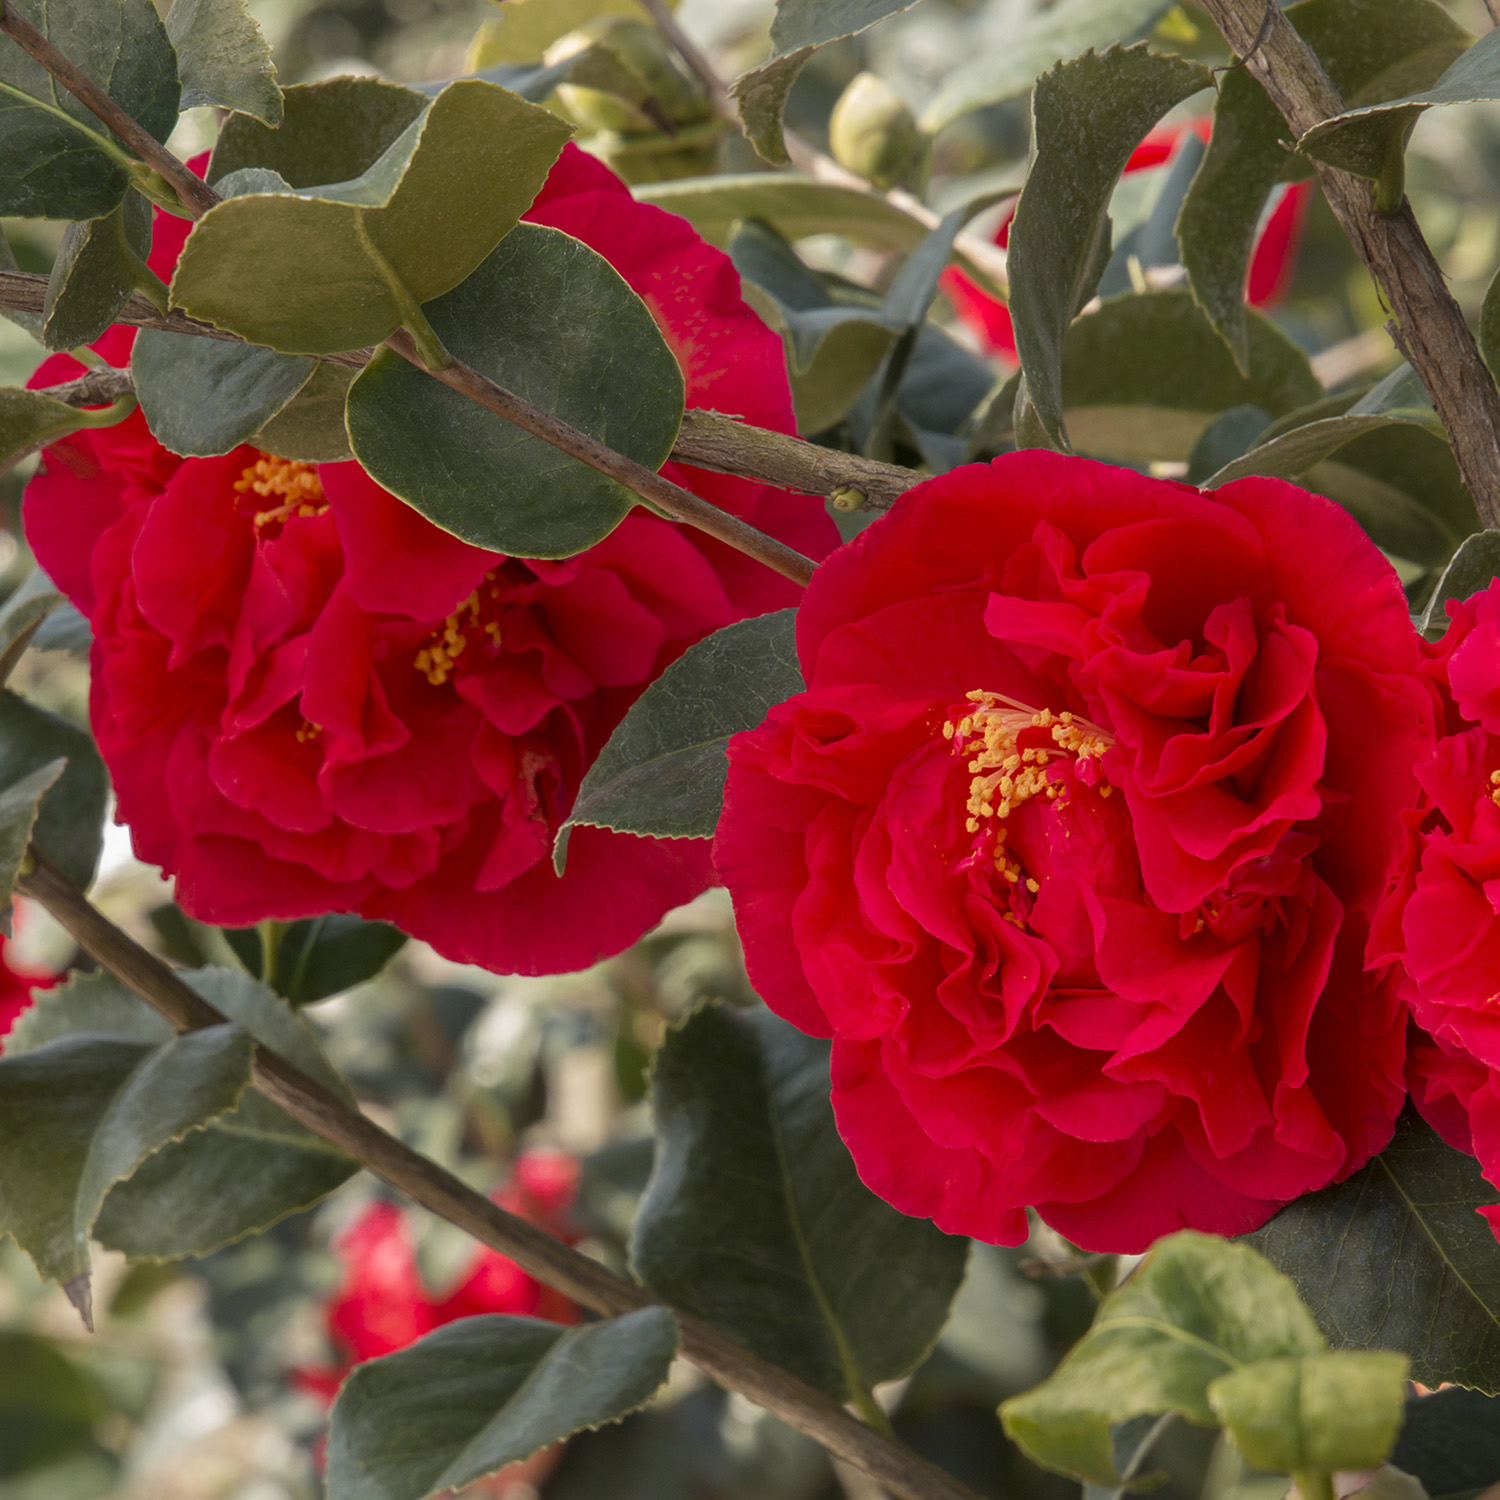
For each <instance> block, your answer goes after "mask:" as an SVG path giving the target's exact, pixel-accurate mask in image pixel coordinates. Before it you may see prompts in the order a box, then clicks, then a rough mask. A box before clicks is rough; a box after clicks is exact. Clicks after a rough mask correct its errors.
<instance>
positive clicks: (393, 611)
mask: <svg viewBox="0 0 1500 1500" xmlns="http://www.w3.org/2000/svg"><path fill="white" fill-rule="evenodd" d="M528 217H529V218H530V219H531V220H533V221H534V222H537V223H542V224H548V225H551V226H553V227H555V228H558V229H561V230H563V231H565V232H566V233H568V234H571V235H573V236H575V237H576V238H578V239H580V240H582V241H584V242H585V243H587V244H589V245H591V246H593V247H594V248H595V249H597V250H598V251H600V252H601V253H602V254H604V255H605V256H607V257H608V258H609V259H610V260H611V262H612V263H613V264H614V265H615V267H616V269H618V270H619V271H620V273H621V275H623V276H624V278H625V279H626V280H627V281H628V282H629V283H630V285H631V286H632V287H633V288H634V290H635V291H636V292H637V293H638V294H640V295H641V296H642V297H643V298H644V300H645V302H646V304H647V305H648V306H649V307H650V309H651V311H652V313H653V314H654V316H655V317H656V319H657V321H658V323H659V324H660V325H661V327H662V329H663V331H664V333H665V334H666V337H667V340H668V342H669V344H670V345H671V347H672V348H673V350H674V352H675V353H676V355H677V357H678V360H679V362H680V363H681V365H682V367H683V371H684V374H685V377H686V382H687V390H688V403H689V405H693V406H702V407H712V408H714V409H716V410H720V411H728V412H734V413H737V414H740V415H743V416H744V417H745V418H747V419H748V420H749V421H751V422H753V423H756V424H758V425H760V426H766V427H773V428H777V429H779V430H781V431H784V432H792V431H794V430H795V427H794V420H793V415H792V407H791V400H790V396H789V393H788V387H787V381H786V373H785V363H784V357H783V354H782V348H781V343H780V340H779V339H778V338H777V336H776V335H775V334H774V333H772V332H771V331H770V330H769V329H767V328H766V327H765V325H764V324H763V323H761V322H760V320H759V319H758V318H757V317H756V316H755V315H754V314H753V313H752V312H751V311H750V310H749V308H747V307H746V305H745V304H744V302H743V301H742V300H741V298H740V295H739V279H738V277H737V276H736V274H735V272H734V268H733V266H732V265H731V264H730V262H729V260H728V258H727V257H725V256H724V255H723V254H721V253H720V252H719V251H717V250H715V249H713V248H712V247H710V246H708V245H706V244H705V243H704V242H703V241H702V240H701V239H699V238H698V236H697V235H696V234H695V233H694V232H693V231H692V229H691V228H690V227H689V226H688V225H687V224H686V223H684V222H683V221H682V220H681V219H678V218H675V217H673V216H671V215H669V214H666V213H663V212H661V211H660V210H658V209H655V208H651V207H648V206H646V205H644V204H638V203H636V202H635V201H634V199H632V198H631V196H630V194H629V192H628V190H627V189H626V188H625V187H624V185H623V184H622V183H621V182H620V181H619V180H618V179H617V178H616V177H614V176H613V175H612V174H611V173H610V172H609V171H608V170H607V169H606V168H605V167H603V166H601V165H599V164H598V163H597V162H595V161H593V160H592V159H591V158H589V157H587V156H585V155H584V154H583V153H582V152H580V151H577V150H576V149H574V148H572V147H569V148H568V149H567V150H566V152H565V153H564V155H563V157H562V159H561V160H560V161H559V163H558V165H557V166H556V167H555V168H554V170H553V173H552V176H551V178H550V180H549V181H548V183H547V185H546V187H545V188H544V189H543V191H542V193H541V194H540V196H539V197H538V199H537V201H536V203H535V205H534V206H533V208H532V209H531V212H530V213H529V215H528ZM184 234H185V230H184V229H183V228H182V227H180V226H179V224H178V221H172V220H168V221H165V222H164V223H163V224H162V225H161V226H159V232H158V236H157V243H156V245H155V247H154V251H153V268H154V269H155V270H157V272H158V273H159V274H170V269H171V265H172V264H173V262H174V261H175V259H176V255H177V253H178V251H179V250H180V247H181V243H182V240H183V237H184ZM129 338H130V335H129V334H127V333H125V332H124V331H123V330H116V331H114V332H112V333H111V334H110V335H109V336H108V337H107V338H106V339H105V340H104V341H101V344H100V348H101V350H102V351H103V352H104V354H105V356H106V358H112V359H115V360H121V358H122V356H123V355H124V353H125V352H126V350H127V349H128V341H129ZM75 368H76V367H75V366H73V365H72V364H71V362H69V361H67V360H66V359H57V360H53V361H49V362H48V363H47V364H46V365H44V366H43V367H42V369H41V371H39V372H38V375H37V377H36V382H35V383H37V384H43V385H45V384H49V383H52V382H54V381H57V380H60V379H63V378H66V377H67V376H68V375H69V374H70V373H72V372H73V370H74V369H75ZM664 472H667V473H669V474H670V475H671V476H672V477H673V478H675V479H676V480H678V482H680V483H683V484H686V485H688V486H689V487H691V488H692V489H694V490H695V491H696V492H697V493H698V494H700V495H703V496H705V497H707V498H708V499H710V500H712V501H714V502H715V503H716V504H719V505H721V506H723V507H724V508H725V509H726V510H729V511H732V512H734V513H735V514H737V515H740V516H743V517H744V518H746V519H747V520H749V521H750V522H751V523H752V524H754V525H755V526H757V527H759V528H761V529H762V530H764V531H768V532H770V533H772V534H773V535H775V536H777V537H780V538H781V539H783V540H785V541H787V542H789V543H791V544H792V545H793V546H795V547H797V548H798V549H799V550H801V551H803V552H806V553H808V554H810V555H812V556H815V557H821V556H822V555H824V554H825V553H826V552H827V551H828V550H829V549H830V547H831V546H832V545H833V544H834V543H835V542H836V540H837V537H836V533H835V531H834V529H833V526H832V523H831V522H829V521H828V520H827V518H826V516H825V515H824V514H823V512H822V509H821V507H820V506H818V505H817V504H816V502H811V501H808V500H806V499H804V498H801V497H797V496H789V495H786V494H784V493H783V492H780V491H776V490H772V489H769V488H762V487H761V486H759V485H756V484H753V483H750V482H747V481H745V480H741V479H735V478H730V477H726V476H724V475H717V474H707V473H702V472H699V471H696V470H685V469H681V468H680V467H678V466H675V465H668V466H667V468H666V470H665V471H664ZM25 518H26V530H27V535H28V537H29V539H30V541H31V544H32V546H33V547H34V549H35V551H36V554H37V557H38V559H39V560H40V562H41V564H42V565H43V567H45V568H46V569H47V571H48V572H49V573H50V574H51V575H52V577H53V579H54V580H55V581H56V582H57V583H58V585H59V586H60V587H61V588H62V589H63V590H65V591H66V593H67V594H68V596H69V597H70V598H71V599H72V600H73V601H74V602H75V603H76V604H77V605H78V607H79V608H80V609H81V610H82V611H83V612H84V613H85V614H86V615H87V616H88V617H89V620H90V623H91V624H92V626H93V630H94V648H93V659H92V665H93V687H92V701H91V715H92V719H93V725H94V731H95V734H96V737H97V738H98V741H99V746H100V749H101V750H102V752H103V754H104V758H105V760H106V762H107V763H108V765H109V769H110V772H111V774H112V776H113V778H114V785H115V790H116V793H117V796H118V799H119V816H120V819H121V821H122V822H126V823H128V824H129V825H130V828H131V833H132V837H133V840H134V843H135V848H136V852H137V853H138V854H139V855H140V857H141V858H142V859H145V860H147V861H149V862H151V863H153V864H157V865H160V866H161V867H162V868H163V869H164V870H165V871H167V872H168V873H169V874H172V875H174V876H175V877H176V880H177V893H178V899H179V900H180V902H181V904H182V905H183V907H184V908H185V909H186V910H187V911H189V912H190V913H191V914H192V915H194V916H195V917H199V918H201V919H203V920H205V921H209V922H215V923H220V924H226V925H240V924H246V923H250V922H254V921H258V920H260V919H262V918H266V917H275V918H283V919H290V918H296V917H304V916H310V915H315V914H318V913H323V912H329V911H355V912H360V913H362V914H364V915H366V916H369V917H380V918H385V919H387V920H389V921H392V922H394V923H396V924H397V925H398V926H400V927H402V928H404V929H405V930H406V931H408V932H410V933H412V934H414V935H415V936H417V937H421V938H425V939H427V940H428V941H429V942H430V943H432V944H433V946H434V947H436V948H438V949H439V950H440V951H441V952H443V953H445V954H447V955H449V956H451V957H453V958H457V959H461V960H466V961H470V962H475V963H480V964H484V965H486V966H487V967H490V968H493V969H498V970H510V971H523V972H532V973H555V972H559V971H562V970H567V969H576V968H580V967H583V966H585V965H587V964H590V963H593V962H594V961H595V960H597V959H598V958H600V957H602V956H605V955H607V954H610V953H614V952H618V951H619V950H620V949H621V948H623V947H625V946H627V945H628V944H630V943H631V942H633V941H634V940H635V939H636V938H638V937H639V936H640V935H641V933H642V932H644V931H645V930H646V929H647V928H648V927H650V926H651V925H652V924H653V923H654V922H655V921H656V920H657V919H658V918H659V917H660V916H661V915H662V914H663V912H665V911H666V910H667V909H668V908H669V907H672V906H674V905H677V904H678V903H680V902H682V901H685V900H687V899H689V898H690V897H692V896H694V895H695V894H697V893H698V892H699V891H700V890H702V889H703V888H704V886H706V885H707V884H708V883H709V881H710V879H711V876H712V867H711V864H710V861H709V857H708V853H707V850H706V846H705V845H703V844H701V843H699V842H696V841H693V840H678V841H663V840H656V839H648V838H635V837H631V836H629V835H625V834H618V833H611V832H607V831H604V830H601V829H593V828H581V829H579V830H578V831H577V834H576V835H575V838H574V841H573V845H572V846H571V848H570V851H569V858H568V866H567V874H566V876H565V877H564V878H562V879H559V878H558V877H557V876H556V875H554V873H553V871H552V867H551V862H550V850H551V845H552V838H553V835H554V833H555V831H556V829H557V827H558V825H559V823H560V822H561V820H562V819H563V818H564V817H565V816H566V815H567V812H568V810H569V808H570V807H571V805H572V802H573V797H574V794H575V792H576V790H577V787H578V783H579V781H580V779H581V777H582V775H583V773H584V771H585V770H586V769H587V768H588V766H589V765H590V764H591V763H592V761H593V759H594V757H595V756H596V755H597V754H598V752H599V750H600V748H601V746H602V745H603V744H604V742H605V740H606V739H607V738H608V736H609V734H610V732H611V730H613V728H614V727H615V725H616V724H617V723H618V722H619V721H620V719H621V717H622V716H623V715H624V713H625V711H626V709H627V708H628V707H629V706H630V704H631V703H632V702H633V701H634V700H635V698H636V697H637V696H638V695H639V694H640V692H641V691H642V689H643V688H644V687H645V686H646V684H647V683H649V682H650V681H651V680H652V679H653V678H654V677H656V676H657V674H658V673H660V672H661V670H662V669H663V668H664V667H665V666H666V665H667V664H668V663H670V662H671V661H672V660H674V659H675V658H676V657H677V656H679V655H681V653H682V652H683V651H685V650H686V649H687V648H688V647H689V646H690V645H692V644H693V643H694V642H695V641H697V640H700V639H701V638H702V637H703V636H705V635H707V634H708V633H709V632H711V631H713V630H716V629H718V628H719V627H720V626H723V625H726V624H729V623H731V622H732V621H734V620H738V619H741V618H743V617H745V616H747V615H754V614H759V613H762V612H764V611H766V610H771V609H776V608H780V607H782V606H784V605H787V604H791V603H793V602H794V601H795V598H796V589H795V587H794V585H792V584H790V583H789V582H787V581H786V580H785V579H783V578H780V577H778V576H776V575H775V574H773V573H771V572H770V571H769V570H767V569H766V568H764V567H763V566H761V565H760V564H758V563H755V562H752V561H750V560H749V559H747V558H745V557H744V556H743V555H741V554H740V553H737V552H734V551H732V550H730V549H729V548H726V547H724V546H723V545H721V544H720V543H718V542H716V541H713V540H712V539H710V538H707V537H704V536H703V535H702V534H701V533H697V532H694V531H692V530H689V529H686V528H679V527H677V526H674V525H672V524H670V523H668V522H665V521H661V520H658V519H656V518H654V517H651V516H648V515H645V514H643V513H640V512H636V513H634V514H632V515H631V516H630V517H629V518H628V519H627V520H626V521H625V522H624V523H623V524H622V525H621V526H620V527H619V528H618V529H617V530H616V531H615V532H614V533H613V534H612V535H611V536H609V537H608V538H606V539H605V540H604V541H603V542H600V543H599V544H598V545H597V546H595V547H593V548H591V549H590V550H589V551H587V552H585V553H583V554H582V555H581V556H578V557H572V558H568V559H566V560H564V561H561V562H543V561H523V560H520V559H515V558H507V557H504V556H501V555H499V554H496V553H493V552H486V551H483V550H481V549H479V548H477V547H471V546H469V545H467V544H465V543H463V542H460V541H458V540H457V539H456V538H455V537H453V536H451V535H450V534H448V533H447V532H444V531H441V530H439V529H438V528H437V527H436V526H433V525H431V524H430V523H429V522H427V521H426V520H424V519H423V518H422V517H421V516H419V515H418V514H417V513H416V512H415V511H414V510H411V509H410V508H408V507H407V506H406V505H404V504H403V503H402V502H401V501H399V500H397V499H395V498H394V497H393V496H392V495H390V494H388V493H387V492H386V491H384V490H382V489H381V488H380V487H379V486H378V485H377V484H376V483H375V482H374V481H373V480H372V479H371V478H370V477H369V476H368V475H367V474H366V473H365V472H364V470H363V469H362V468H360V466H359V465H358V464H357V463H353V462H347V463H337V464H322V465H311V464H304V463H293V462H290V461H287V460H285V459H281V458H275V457H271V456H268V455H266V454H263V453H260V452H257V451H256V450H255V449H253V448H239V449H236V450H235V451H234V452H233V453H230V454H228V455H226V456H225V457H222V458H206V459H186V460H184V459H179V458H177V457H175V456H174V455H172V454H170V453H168V452H166V451H165V450H164V449H163V448H162V447H161V446H160V445H159V444H157V443H156V442H155V441H154V439H153V438H152V437H151V435H150V434H149V433H148V432H147V430H146V427H145V425H144V423H143V421H142V420H141V418H140V416H139V415H138V414H137V415H135V416H132V417H131V418H130V419H129V420H128V421H126V422H124V423H122V424H120V425H119V426H116V427H113V428H109V429H106V430H102V431H88V432H84V433H79V434H77V435H75V436H73V437H70V438H68V439H66V440H64V441H62V442H60V443H57V444H54V445H53V446H52V447H51V448H50V449H48V450H47V454H46V460H45V465H44V468H43V471H42V472H41V474H39V476H38V477H37V478H36V479H34V480H33V481H32V483H31V485H30V487H29V489H28V491H27V496H26V506H25Z"/></svg>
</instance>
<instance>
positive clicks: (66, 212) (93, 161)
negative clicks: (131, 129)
mask: <svg viewBox="0 0 1500 1500" xmlns="http://www.w3.org/2000/svg"><path fill="white" fill-rule="evenodd" d="M6 4H7V5H10V6H14V7H15V9H16V11H17V12H18V13H19V14H20V15H22V16H24V17H25V18H26V19H27V20H28V21H30V22H31V24H32V25H33V26H34V27H36V29H37V30H38V31H40V32H41V33H42V34H43V36H45V37H47V38H48V40H50V41H51V42H52V44H53V45H54V46H55V47H56V48H57V49H58V50H59V51H60V52H61V53H62V54H63V55H64V56H65V57H67V58H68V59H69V60H70V61H71V62H73V63H74V64H76V65H77V66H78V67H79V68H80V69H82V71H83V72H84V73H86V74H87V75H88V77H89V78H90V79H91V80H92V81H93V82H94V83H95V84H97V85H98V87H100V88H101V89H103V90H104V91H105V92H106V93H107V94H108V95H109V97H110V98H111V99H113V100H114V101H115V103H116V104H118V105H119V106H120V107H121V108H122V109H123V110H124V111H125V113H126V114H128V115H130V116H131V117H132V118H133V119H135V120H136V121H137V122H138V123H139V124H140V125H142V126H144V127H145V129H146V130H148V131H149V132H150V133H151V134H152V135H154V136H155V137H156V138H157V140H159V141H164V140H166V138H167V136H168V135H169V134H170V132H171V130H172V127H173V126H174V125H175V124H176V123H177V100H178V93H179V90H178V85H177V60H176V58H175V56H174V55H173V52H172V44H171V42H170V41H168V40H167V33H166V28H165V27H163V25H162V23H161V20H160V18H159V17H158V16H157V14H156V9H155V7H154V6H153V5H152V4H151V0H91V3H89V4H81V3H80V4H66V5H58V4H48V3H47V0H6ZM130 160H131V158H130V156H129V155H128V154H127V152H126V151H125V149H124V147H123V146H121V145H120V144H119V142H118V141H116V140H115V138H114V137H113V136H112V135H111V134H110V133H109V132H108V131H107V130H105V128H104V127H103V126H102V125H101V124H100V123H99V121H98V120H96V119H95V118H94V116H93V115H92V114H91V113H90V112H89V111H88V110H87V109H85V108H84V106H83V105H82V104H80V103H79V102H78V101H77V100H76V99H75V98H74V97H73V96H72V95H71V94H70V93H68V91H67V90H66V89H65V88H63V86H62V85H61V84H59V83H54V82H53V80H52V78H51V76H50V75H49V74H48V73H47V72H46V70H45V69H44V68H43V67H42V65H41V64H40V63H37V62H33V61H32V59H31V56H30V54H29V53H26V52H23V51H22V50H21V48H20V47H18V46H17V45H16V44H15V43H14V42H12V41H11V40H10V39H9V38H8V37H7V38H5V39H4V45H3V46H0V216H3V215H16V216H17V217H20V218H23V219H97V218H99V217H100V216H101V215H103V214H107V213H109V212H110V211H111V210H112V209H114V208H115V207H116V205H118V204H119V202H120V200H121V199H122V198H124V196H125V193H126V190H127V189H128V188H129V186H130V171H129V163H130Z"/></svg>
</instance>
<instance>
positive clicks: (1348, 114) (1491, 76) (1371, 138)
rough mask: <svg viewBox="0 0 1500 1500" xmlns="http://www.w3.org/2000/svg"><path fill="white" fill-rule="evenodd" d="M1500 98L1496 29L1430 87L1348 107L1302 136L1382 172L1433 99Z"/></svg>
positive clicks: (1329, 154)
mask: <svg viewBox="0 0 1500 1500" xmlns="http://www.w3.org/2000/svg"><path fill="white" fill-rule="evenodd" d="M1496 99H1500V37H1497V36H1496V35H1495V33H1494V32H1493V31H1489V32H1486V33H1485V35H1484V36H1482V37H1480V39H1479V40H1478V41H1477V42H1475V43H1474V44H1473V46H1471V47H1470V48H1469V49H1468V50H1467V51H1466V52H1463V53H1462V54H1461V55H1460V56H1459V57H1458V58H1457V60H1456V61H1455V62H1454V63H1453V64H1452V65H1451V66H1450V67H1449V68H1448V69H1447V70H1446V71H1445V72H1444V73H1443V75H1442V77H1441V78H1439V79H1438V81H1437V82H1436V83H1435V84H1433V86H1432V87H1431V88H1428V89H1420V90H1417V91H1414V92H1412V93H1409V94H1404V95H1402V96H1401V97H1399V98H1394V99H1387V100H1385V101H1384V102H1382V103H1378V104H1366V105H1364V106H1362V107H1360V108H1356V109H1350V110H1346V111H1345V112H1344V113H1343V114H1341V115H1335V116H1334V117H1333V118H1332V119H1331V120H1324V121H1323V122H1322V123H1321V124H1318V125H1315V126H1313V128H1312V129H1311V130H1309V131H1308V132H1307V133H1306V134H1305V135H1304V136H1302V137H1301V138H1300V139H1299V140H1298V142H1297V149H1298V150H1299V151H1301V152H1303V153H1304V154H1306V155H1308V156H1311V157H1314V158H1316V159H1317V160H1318V161H1322V162H1327V163H1328V164H1329V165H1330V166H1335V167H1339V168H1340V169H1342V170H1343V171H1345V172H1356V173H1358V174H1359V175H1360V176H1362V177H1378V176H1379V175H1380V173H1381V170H1382V168H1383V167H1384V165H1385V162H1386V160H1387V158H1388V153H1389V152H1390V151H1391V150H1392V149H1393V145H1392V143H1393V142H1394V143H1395V149H1399V146H1400V142H1401V140H1402V139H1403V138H1404V136H1405V133H1406V132H1407V131H1408V130H1409V129H1410V128H1411V126H1412V125H1413V124H1414V123H1415V122H1416V119H1417V116H1418V115H1420V114H1421V113H1422V112H1423V111H1424V110H1427V109H1431V108H1432V107H1433V106H1434V105H1444V104H1478V103H1481V102H1486V101H1494V100H1496Z"/></svg>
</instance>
